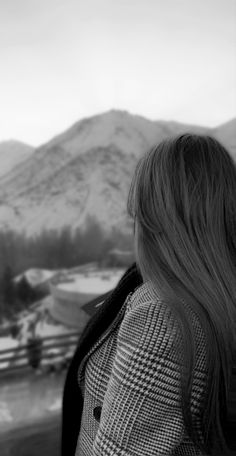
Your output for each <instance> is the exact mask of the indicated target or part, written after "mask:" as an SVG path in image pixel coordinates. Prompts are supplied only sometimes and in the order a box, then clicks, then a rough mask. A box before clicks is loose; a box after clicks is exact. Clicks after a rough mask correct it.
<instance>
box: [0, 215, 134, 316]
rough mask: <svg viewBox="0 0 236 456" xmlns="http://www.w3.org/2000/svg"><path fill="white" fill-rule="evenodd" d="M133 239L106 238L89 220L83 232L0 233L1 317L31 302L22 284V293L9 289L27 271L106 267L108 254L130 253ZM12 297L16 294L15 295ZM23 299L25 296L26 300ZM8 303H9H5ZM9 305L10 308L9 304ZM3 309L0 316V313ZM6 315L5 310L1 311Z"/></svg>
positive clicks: (115, 234) (113, 235) (117, 234)
mask: <svg viewBox="0 0 236 456" xmlns="http://www.w3.org/2000/svg"><path fill="white" fill-rule="evenodd" d="M132 246H133V240H132V235H131V234H130V235H124V234H122V233H121V232H119V231H118V230H113V231H112V232H111V233H110V234H109V235H107V234H105V233H104V231H103V230H102V228H101V226H100V225H99V223H98V222H97V221H96V220H95V219H93V218H89V219H88V221H87V224H86V230H82V229H77V230H74V231H72V230H71V228H70V227H69V226H67V227H65V228H63V229H62V230H61V231H57V230H46V229H45V230H44V231H42V232H41V233H40V235H37V236H35V237H27V236H25V235H23V234H19V233H16V232H14V231H1V232H0V313H2V312H3V309H6V308H9V305H11V308H13V307H15V305H14V301H15V302H17V307H21V303H22V305H24V303H26V302H32V301H33V300H34V296H32V297H31V298H30V290H29V289H28V290H27V289H26V286H27V285H26V284H23V286H22V290H23V291H22V290H20V292H19V290H18V291H17V293H15V292H14V290H13V289H12V288H11V283H12V279H13V277H16V276H17V275H19V274H21V273H23V272H24V271H26V270H27V269H30V268H44V269H61V268H72V267H75V266H78V265H82V264H85V263H88V262H94V261H95V262H97V263H98V264H101V265H110V266H118V265H119V264H118V262H117V264H115V263H114V258H113V260H112V261H113V264H109V252H110V251H111V250H112V249H114V248H118V249H123V250H131V249H132ZM14 293H15V294H14ZM25 295H27V296H28V298H27V299H25ZM6 301H8V302H6ZM10 302H11V304H10ZM1 309H2V312H1ZM4 314H5V310H4Z"/></svg>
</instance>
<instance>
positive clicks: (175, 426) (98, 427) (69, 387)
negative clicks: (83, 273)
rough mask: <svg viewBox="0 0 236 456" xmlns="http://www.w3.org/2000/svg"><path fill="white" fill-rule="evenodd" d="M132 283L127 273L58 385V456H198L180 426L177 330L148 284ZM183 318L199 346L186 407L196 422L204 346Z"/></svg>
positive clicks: (135, 280) (132, 272)
mask: <svg viewBox="0 0 236 456" xmlns="http://www.w3.org/2000/svg"><path fill="white" fill-rule="evenodd" d="M127 284H129V286H127ZM138 285H141V278H140V276H139V275H138V273H137V271H136V270H135V267H133V268H131V269H130V270H129V271H128V273H127V274H126V276H125V277H124V279H123V280H121V283H120V284H119V285H118V287H117V289H116V290H115V296H116V308H115V307H114V314H113V316H112V318H111V317H110V321H108V322H107V324H106V325H105V326H104V327H103V328H102V329H100V331H98V333H97V334H96V335H93V338H90V346H89V348H88V349H87V351H86V352H85V349H84V348H83V347H84V345H83V340H84V342H86V340H87V342H88V340H89V339H88V337H87V338H86V334H85V336H84V339H83V338H82V339H83V340H82V342H81V343H80V346H81V351H82V356H81V353H80V350H79V351H77V353H76V354H75V358H74V360H73V361H72V366H73V363H74V366H73V368H72V367H70V371H71V372H69V373H68V376H67V381H66V385H65V391H64V397H63V426H62V456H70V455H71V456H72V455H73V456H74V455H76V456H149V455H150V456H154V455H155V456H158V455H162V456H167V455H172V456H174V455H175V456H177V455H179V456H180V455H182V456H185V455H186V456H188V455H191V456H196V455H200V454H201V453H200V452H199V450H198V449H197V448H196V447H195V446H194V444H193V443H192V442H191V441H190V439H189V438H188V436H187V433H186V430H185V427H184V423H183V417H182V410H181V390H180V367H179V353H178V352H177V349H176V347H177V344H176V341H177V339H178V337H179V331H178V327H177V325H176V322H175V319H174V318H173V316H172V314H171V312H170V310H169V309H168V308H167V307H166V306H165V305H164V303H163V302H161V301H160V300H159V299H158V297H157V296H156V294H155V292H154V290H153V288H152V287H151V285H150V283H145V284H143V285H141V286H138ZM137 286H138V288H137ZM128 289H129V293H128V296H127V290H128ZM135 289H136V290H135ZM125 295H126V297H125ZM113 298H114V296H113ZM108 301H109V299H108ZM111 302H112V296H111V297H110V303H109V306H108V305H107V302H105V303H104V304H103V306H104V308H103V311H101V312H100V315H99V316H96V317H95V321H96V325H94V322H91V325H90V330H87V334H88V333H90V335H91V330H92V329H96V328H98V324H97V323H98V322H99V319H100V323H102V321H104V316H105V315H107V316H108V317H109V312H107V309H108V307H111ZM117 302H119V304H117ZM114 304H115V301H114ZM103 306H102V307H103ZM101 314H102V316H101ZM102 317H103V319H102ZM190 318H192V319H193V326H194V330H195V337H196V338H197V347H198V349H197V363H196V367H195V372H194V382H193V390H192V401H191V407H192V412H193V416H194V419H195V420H196V423H197V422H198V419H199V413H200V408H201V400H202V396H203V391H204V388H205V380H206V363H205V340H204V335H203V333H202V330H201V327H200V326H199V324H198V321H197V320H196V318H195V317H194V316H193V315H190ZM108 320H109V318H108ZM103 324H104V323H103ZM95 332H96V331H95ZM83 350H84V352H83ZM79 356H81V359H79ZM76 358H77V359H76ZM71 369H72V370H71ZM72 371H73V373H74V375H73V383H72ZM75 374H76V375H75ZM75 379H76V384H77V389H75ZM73 388H74V392H75V391H76V395H73ZM70 393H72V394H70ZM73 418H74V419H73Z"/></svg>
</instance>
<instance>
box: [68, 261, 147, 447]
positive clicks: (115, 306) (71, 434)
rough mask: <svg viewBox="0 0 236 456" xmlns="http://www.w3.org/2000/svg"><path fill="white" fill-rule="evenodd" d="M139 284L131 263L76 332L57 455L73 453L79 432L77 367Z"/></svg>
mask: <svg viewBox="0 0 236 456" xmlns="http://www.w3.org/2000/svg"><path fill="white" fill-rule="evenodd" d="M141 284H142V277H141V275H140V273H139V271H138V269H137V267H136V264H135V263H134V264H133V265H132V266H131V267H130V268H129V269H128V270H127V271H126V273H125V274H124V275H123V277H122V278H121V280H120V281H119V283H118V285H117V286H116V288H115V289H114V291H113V292H112V293H111V294H110V295H109V296H108V298H107V299H106V300H105V301H104V303H103V304H102V306H101V307H99V309H98V311H97V312H96V314H95V315H94V316H93V317H92V318H91V320H90V321H89V322H88V324H87V326H86V328H85V330H84V331H83V333H82V335H81V336H80V339H79V342H78V345H77V348H76V351H75V354H74V356H73V358H72V361H71V363H70V366H69V369H68V372H67V376H66V381H65V385H64V392H63V401H62V433H61V456H74V455H75V450H76V444H77V438H78V435H79V429H80V422H81V415H82V408H83V398H82V394H81V391H80V389H79V386H78V383H77V371H78V368H79V365H80V363H81V361H82V360H83V358H84V356H85V355H86V353H87V352H88V351H89V350H90V348H91V347H92V345H93V344H94V343H95V342H96V341H97V339H98V338H99V337H100V336H101V335H102V333H103V332H104V331H105V330H106V329H107V328H108V326H109V325H110V324H111V323H112V321H113V319H114V318H115V317H116V315H117V313H118V312H119V310H120V308H121V306H122V304H123V303H124V301H125V299H126V297H127V295H128V294H129V293H131V292H133V291H134V290H135V288H137V287H138V286H139V285H141Z"/></svg>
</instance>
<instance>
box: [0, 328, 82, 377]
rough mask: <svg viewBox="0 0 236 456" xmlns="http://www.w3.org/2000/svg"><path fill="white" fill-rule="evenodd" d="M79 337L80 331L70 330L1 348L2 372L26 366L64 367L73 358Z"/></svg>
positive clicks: (0, 365) (0, 367)
mask: <svg viewBox="0 0 236 456" xmlns="http://www.w3.org/2000/svg"><path fill="white" fill-rule="evenodd" d="M78 338H79V334H78V332H73V333H72V332H69V333H66V334H58V335H54V336H46V337H42V338H32V339H28V342H27V344H24V345H19V346H17V347H14V348H7V349H4V350H0V372H11V371H14V370H19V369H24V368H26V367H31V368H32V369H33V368H34V369H36V368H39V367H42V368H43V367H44V368H46V367H48V368H50V367H55V366H57V367H58V366H61V367H63V365H66V364H67V363H68V362H69V361H70V359H71V358H72V356H73V353H74V351H75V348H76V345H77V342H78Z"/></svg>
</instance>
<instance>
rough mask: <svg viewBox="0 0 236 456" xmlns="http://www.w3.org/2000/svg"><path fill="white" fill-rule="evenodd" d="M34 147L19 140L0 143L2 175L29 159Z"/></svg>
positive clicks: (0, 170) (0, 169)
mask: <svg viewBox="0 0 236 456" xmlns="http://www.w3.org/2000/svg"><path fill="white" fill-rule="evenodd" d="M33 151H34V148H33V147H31V146H29V145H28V144H24V143H22V142H19V141H13V140H10V141H3V142H1V143H0V177H1V176H4V175H5V174H7V173H9V172H10V171H11V170H12V169H13V168H14V167H15V166H17V165H18V164H19V163H21V162H24V161H25V160H27V159H28V158H29V157H30V155H31V154H32V152H33Z"/></svg>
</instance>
